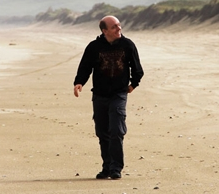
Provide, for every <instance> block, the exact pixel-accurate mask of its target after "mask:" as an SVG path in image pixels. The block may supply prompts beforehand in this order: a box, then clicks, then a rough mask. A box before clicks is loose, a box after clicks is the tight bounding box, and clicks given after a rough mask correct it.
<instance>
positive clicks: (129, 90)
mask: <svg viewBox="0 0 219 194" xmlns="http://www.w3.org/2000/svg"><path fill="white" fill-rule="evenodd" d="M133 90H134V88H133V87H132V85H129V86H128V93H132V91H133Z"/></svg>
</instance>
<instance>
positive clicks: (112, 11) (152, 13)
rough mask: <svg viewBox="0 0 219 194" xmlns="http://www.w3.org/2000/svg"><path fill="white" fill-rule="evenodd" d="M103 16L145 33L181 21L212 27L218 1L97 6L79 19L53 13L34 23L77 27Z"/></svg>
mask: <svg viewBox="0 0 219 194" xmlns="http://www.w3.org/2000/svg"><path fill="white" fill-rule="evenodd" d="M105 15H115V16H116V17H118V18H119V19H120V21H121V22H123V23H124V24H127V25H128V26H129V27H130V28H131V29H134V30H137V29H148V28H156V27H158V26H161V25H162V26H168V25H172V24H175V23H177V22H179V21H182V20H187V21H189V22H190V23H201V22H203V21H206V20H208V19H212V18H213V19H212V21H211V22H212V23H215V22H219V0H211V1H209V0H169V1H163V2H160V3H157V4H153V5H151V6H149V7H146V6H127V7H124V8H122V9H118V8H116V7H113V6H111V5H109V4H105V3H99V4H96V5H94V6H93V8H92V9H91V10H90V11H88V12H85V13H83V14H81V15H79V14H75V13H73V12H72V11H71V10H69V9H59V10H52V9H51V8H49V9H48V10H47V12H45V13H40V14H38V15H37V16H36V21H44V22H48V21H53V20H57V21H59V22H60V23H62V24H71V25H74V24H79V23H83V22H89V21H93V20H99V19H101V18H102V17H104V16H105Z"/></svg>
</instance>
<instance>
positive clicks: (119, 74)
mask: <svg viewBox="0 0 219 194" xmlns="http://www.w3.org/2000/svg"><path fill="white" fill-rule="evenodd" d="M92 71H93V88H92V91H93V93H94V94H96V95H99V96H104V97H110V96H112V95H113V94H116V93H120V92H126V91H127V90H128V85H129V83H130V82H131V85H132V87H133V88H135V87H137V86H138V85H139V82H140V80H141V78H142V76H143V75H144V72H143V69H142V66H141V64H140V60H139V56H138V51H137V48H136V46H135V44H134V43H133V42H132V41H131V40H130V39H128V38H126V37H124V36H123V35H122V37H121V38H120V39H118V40H116V41H115V42H113V43H112V44H110V43H109V42H108V41H107V40H106V39H105V37H104V35H103V34H102V35H100V36H98V37H97V38H96V40H94V41H92V42H90V43H89V44H88V46H87V47H86V49H85V51H84V54H83V56H82V59H81V61H80V64H79V67H78V71H77V75H76V77H75V81H74V85H77V84H82V85H85V83H86V82H87V80H88V79H89V76H90V74H91V73H92Z"/></svg>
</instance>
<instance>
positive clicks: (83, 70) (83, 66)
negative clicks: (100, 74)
mask: <svg viewBox="0 0 219 194" xmlns="http://www.w3.org/2000/svg"><path fill="white" fill-rule="evenodd" d="M91 57H92V54H91V44H89V45H88V46H87V47H86V48H85V51H84V53H83V56H82V58H81V61H80V63H79V66H78V70H77V75H76V77H75V80H74V83H73V84H74V85H77V84H81V85H82V86H84V85H85V84H86V82H87V81H88V79H89V77H90V74H91V72H92V59H91Z"/></svg>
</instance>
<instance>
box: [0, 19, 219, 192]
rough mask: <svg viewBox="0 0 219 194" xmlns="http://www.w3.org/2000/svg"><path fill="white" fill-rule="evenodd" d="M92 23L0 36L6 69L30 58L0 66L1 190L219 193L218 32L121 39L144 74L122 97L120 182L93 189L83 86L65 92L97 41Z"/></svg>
mask: <svg viewBox="0 0 219 194" xmlns="http://www.w3.org/2000/svg"><path fill="white" fill-rule="evenodd" d="M93 25H95V24H89V25H88V26H86V25H85V24H84V25H79V26H74V27H70V26H68V27H67V26H66V28H62V29H60V26H58V25H57V24H55V23H54V24H51V25H50V26H40V25H38V26H32V27H27V28H20V29H10V30H1V31H0V46H1V49H3V48H7V53H9V51H8V50H10V58H8V59H7V60H8V62H9V60H10V59H13V56H15V55H17V53H18V52H21V51H22V53H23V51H25V53H28V58H26V57H24V59H22V60H21V58H19V60H16V61H10V63H7V61H6V60H5V62H4V64H3V63H1V64H0V66H1V65H4V69H1V75H0V81H1V86H0V87H1V89H0V136H1V158H0V166H1V170H0V190H1V192H2V193H4V194H13V193H16V194H25V193H28V194H30V193H34V194H36V193H37V194H45V193H48V194H50V193H51V194H52V193H59V194H62V193H72V194H73V193H85V194H86V193H89V194H97V193H99V194H102V193H104V194H112V193H113V194H125V193H127V194H131V193H140V194H142V193H157V192H159V193H162V194H167V193H168V194H175V193H177V194H181V193H182V194H183V193H187V194H194V193H199V194H200V193H209V194H217V193H218V192H219V190H218V186H219V185H218V176H219V174H218V173H219V161H218V154H219V143H218V136H219V133H218V124H219V123H218V118H219V117H218V116H219V111H218V110H219V88H218V85H219V81H218V79H217V78H218V75H219V69H218V64H219V58H218V51H219V36H218V33H217V31H206V30H205V29H202V30H200V29H198V28H196V29H194V28H190V29H184V31H181V30H179V28H177V26H175V28H171V29H159V30H156V31H140V32H130V31H129V32H126V31H124V35H125V36H127V37H129V38H131V39H132V40H133V41H134V42H135V43H136V45H137V47H138V49H139V54H140V57H141V62H142V65H143V67H144V70H145V76H144V78H143V79H142V82H141V84H140V86H139V87H138V88H136V90H135V91H134V93H132V94H131V95H130V96H129V101H128V107H127V125H128V134H127V135H126V137H125V142H124V146H125V168H124V171H123V173H122V176H123V178H122V179H121V180H119V181H111V180H106V181H99V180H95V179H94V177H95V175H96V173H97V172H99V170H100V169H101V159H100V153H99V145H98V139H97V138H96V137H95V134H94V126H93V121H92V119H91V118H92V107H91V92H90V88H91V80H89V82H88V83H87V85H86V86H85V87H84V88H83V92H82V93H80V97H79V98H75V97H74V96H73V86H72V81H73V79H74V76H75V73H76V70H77V66H78V63H79V60H80V58H81V55H82V53H83V50H84V48H85V46H86V45H87V44H88V42H89V41H91V40H92V39H94V38H95V37H96V36H97V35H98V34H99V30H98V29H96V28H95V29H93V28H91V26H93ZM11 42H13V43H16V45H14V46H10V45H9V44H10V43H11ZM17 51H18V52H17ZM29 55H31V56H29Z"/></svg>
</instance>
